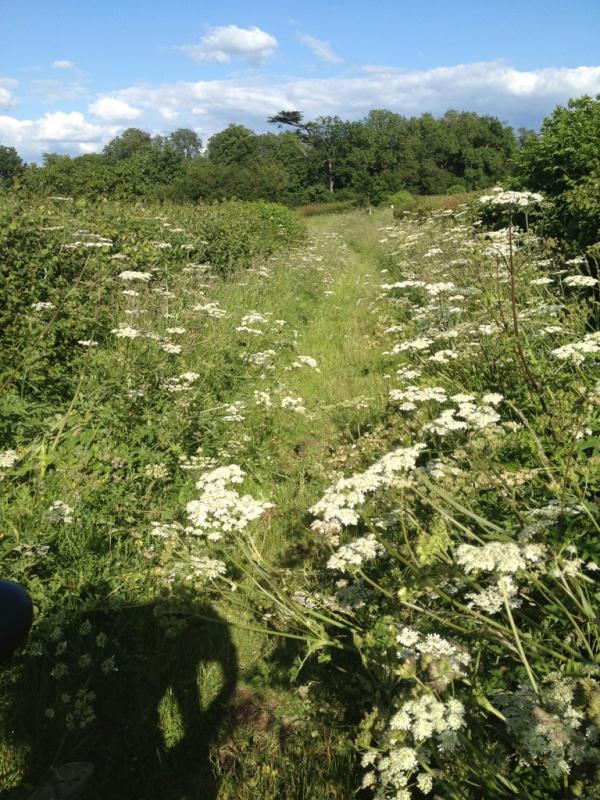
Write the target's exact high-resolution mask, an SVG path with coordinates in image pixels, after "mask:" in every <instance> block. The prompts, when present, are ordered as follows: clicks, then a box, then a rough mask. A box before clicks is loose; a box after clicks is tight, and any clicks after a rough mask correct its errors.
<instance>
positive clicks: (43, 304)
mask: <svg viewBox="0 0 600 800" xmlns="http://www.w3.org/2000/svg"><path fill="white" fill-rule="evenodd" d="M31 307H32V308H33V310H34V311H47V310H48V311H49V310H50V309H51V308H54V303H50V302H49V301H47V300H46V301H44V300H40V301H39V302H38V303H33V304H32V306H31Z"/></svg>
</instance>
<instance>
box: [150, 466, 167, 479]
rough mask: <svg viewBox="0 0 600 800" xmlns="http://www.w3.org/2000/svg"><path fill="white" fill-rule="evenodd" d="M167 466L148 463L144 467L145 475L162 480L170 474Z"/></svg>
mask: <svg viewBox="0 0 600 800" xmlns="http://www.w3.org/2000/svg"><path fill="white" fill-rule="evenodd" d="M168 474H169V473H168V471H167V468H166V467H165V465H164V464H162V463H161V464H146V466H145V467H144V475H145V476H146V477H147V478H151V479H152V480H161V479H162V478H166V477H167V475H168Z"/></svg>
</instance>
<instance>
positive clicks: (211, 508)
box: [186, 464, 273, 541]
mask: <svg viewBox="0 0 600 800" xmlns="http://www.w3.org/2000/svg"><path fill="white" fill-rule="evenodd" d="M243 479H244V472H243V471H242V470H241V469H240V467H239V466H238V465H237V464H230V465H228V466H226V467H219V468H217V469H215V470H212V471H210V472H207V473H205V474H204V475H202V476H201V477H200V478H199V480H198V482H197V484H196V487H197V488H198V489H200V490H201V494H200V497H199V499H198V500H192V501H191V502H189V503H188V504H187V506H186V509H187V513H188V517H189V519H190V522H191V525H192V527H191V528H190V529H189V533H191V534H192V535H194V536H204V537H206V538H207V539H208V540H209V541H219V540H220V539H222V538H223V537H224V536H227V535H229V534H234V533H242V532H243V531H244V530H245V529H246V527H247V526H248V525H249V523H250V522H252V521H253V520H255V519H258V518H259V517H260V516H262V514H264V512H265V511H267V509H269V508H272V507H273V506H272V503H265V502H262V501H259V500H256V499H255V498H253V497H251V496H250V495H240V494H239V493H238V492H237V491H235V490H234V489H230V488H228V487H229V486H230V485H231V484H239V483H242V482H243Z"/></svg>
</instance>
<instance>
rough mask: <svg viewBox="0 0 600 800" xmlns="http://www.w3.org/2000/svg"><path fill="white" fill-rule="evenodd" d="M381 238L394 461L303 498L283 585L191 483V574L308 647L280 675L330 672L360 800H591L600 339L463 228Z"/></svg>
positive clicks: (535, 249) (513, 240)
mask: <svg viewBox="0 0 600 800" xmlns="http://www.w3.org/2000/svg"><path fill="white" fill-rule="evenodd" d="M493 198H494V201H493V202H494V203H496V204H499V203H500V199H502V205H503V208H504V210H506V211H508V212H509V214H510V211H511V209H512V208H514V207H515V205H514V204H515V203H516V204H517V205H518V207H522V205H523V202H524V200H523V198H521V197H520V196H519V197H516V196H515V195H514V193H510V197H509V196H508V193H507V194H506V196H505V197H503V198H502V197H501V194H500V193H499V192H497V193H495V194H494V195H493ZM531 200H532V198H531V197H530V198H528V202H530V201H531ZM537 200H538V198H533V201H535V202H537ZM386 236H387V241H388V242H389V244H388V247H390V248H393V251H392V253H393V259H394V263H395V265H396V266H395V268H396V269H397V271H398V272H399V273H400V274H399V276H398V277H399V278H400V279H399V280H397V281H396V282H393V283H389V282H387V283H384V284H382V285H381V290H382V294H381V297H380V303H381V309H382V318H383V319H386V318H387V319H389V317H390V314H391V316H392V317H393V316H394V315H395V316H396V318H397V319H398V321H399V322H400V323H401V324H395V325H392V326H388V327H386V328H385V329H384V330H382V334H381V335H382V339H383V341H384V343H385V344H384V346H385V347H386V348H387V349H386V351H385V353H386V354H387V357H388V358H389V359H390V365H391V370H392V371H394V370H395V373H394V376H393V381H392V382H393V383H395V385H393V386H392V387H391V388H390V394H389V415H388V418H387V420H386V421H385V423H384V425H383V426H382V430H384V432H385V435H384V437H383V438H385V439H387V441H388V446H389V445H391V449H389V450H388V452H385V453H384V454H383V455H380V457H379V458H376V459H375V460H371V462H370V464H368V465H366V466H365V468H364V469H362V470H358V471H356V472H355V473H354V474H351V475H349V476H346V477H338V478H336V479H335V480H334V482H333V483H332V484H331V486H330V487H329V488H327V489H326V490H325V491H324V493H323V494H322V496H321V497H320V498H317V499H316V501H315V503H314V504H313V505H312V507H311V508H310V509H309V513H310V516H311V518H312V522H310V523H309V528H310V535H311V537H312V541H313V549H312V552H313V553H316V558H315V559H312V560H311V561H310V562H308V563H306V564H305V565H304V568H303V570H302V572H301V573H300V574H296V575H295V576H294V575H291V574H290V571H289V569H288V570H286V569H279V568H277V566H276V565H273V564H269V563H267V562H266V561H265V560H264V559H263V556H262V554H261V549H260V546H259V544H257V541H256V535H255V533H253V531H254V530H255V529H254V527H253V525H252V524H250V523H251V522H252V520H256V519H258V517H259V516H261V515H262V514H263V513H265V511H266V510H267V508H268V504H264V503H262V502H258V501H256V500H255V499H253V498H252V497H250V496H245V495H241V494H239V493H238V492H237V490H234V489H233V488H232V487H233V486H234V485H235V484H240V483H241V482H242V481H243V480H244V476H243V475H242V474H241V472H240V471H239V469H238V468H237V467H236V466H235V465H230V466H228V467H226V468H225V469H224V471H219V470H216V471H212V472H209V473H207V474H206V476H205V477H203V478H202V477H201V478H200V480H199V482H198V489H199V490H200V492H201V495H200V497H199V499H198V500H197V501H194V502H192V503H191V504H190V505H188V514H189V516H190V520H191V526H190V527H189V528H188V529H187V534H188V535H189V537H191V538H196V539H197V538H202V540H203V541H202V547H203V548H206V546H207V545H209V544H210V540H211V539H212V540H214V541H213V542H212V544H213V546H214V547H213V548H209V549H208V551H207V550H203V551H202V552H203V557H204V558H205V559H209V558H210V559H212V558H213V557H214V555H215V552H216V551H218V552H219V561H218V564H217V563H215V562H213V561H210V563H209V561H208V560H204V561H203V562H202V563H200V562H198V561H197V562H196V566H195V567H194V569H196V575H199V574H204V575H205V577H206V579H207V580H210V581H212V582H213V583H214V582H217V581H219V580H222V579H223V576H225V574H226V573H225V570H226V569H227V570H228V571H229V577H227V578H226V580H227V581H229V586H230V585H231V583H230V582H231V577H230V576H231V574H233V573H235V574H236V575H237V576H238V579H239V583H238V588H239V589H241V590H242V591H245V590H246V589H248V590H249V591H250V592H251V594H252V595H253V596H255V595H256V592H257V591H259V592H260V593H261V596H262V606H261V612H262V613H263V620H266V619H268V620H269V621H270V627H271V630H273V632H275V633H278V634H279V635H282V636H284V637H292V638H296V639H298V640H302V641H304V642H305V643H306V645H307V649H306V655H305V658H304V659H302V661H301V663H299V664H298V667H297V672H298V673H300V671H301V670H303V669H304V668H305V665H306V664H307V663H308V662H309V660H311V659H312V657H313V656H316V662H317V671H316V675H320V678H319V680H320V681H321V682H322V683H327V681H328V678H327V675H328V674H331V672H330V671H331V670H332V669H333V670H335V669H340V670H343V671H344V672H343V681H339V680H338V681H335V682H334V684H335V686H336V690H337V696H338V698H339V699H340V700H342V701H344V702H345V703H347V705H348V707H349V708H352V714H351V715H350V717H353V718H354V719H356V715H357V712H358V713H361V714H362V722H361V723H360V724H358V725H357V727H356V731H355V743H356V747H357V748H358V749H359V751H360V752H361V764H362V767H363V769H364V774H363V779H362V787H363V789H364V791H365V792H366V793H367V794H369V793H370V794H371V795H372V796H373V797H374V798H377V800H384V798H396V800H408V798H411V797H421V796H426V795H428V794H430V793H431V792H437V796H444V797H449V798H466V797H472V798H476V797H477V798H478V797H481V796H482V792H485V796H486V797H498V798H505V797H510V796H515V797H523V798H534V797H549V796H561V797H586V798H592V797H597V796H598V791H597V788H595V787H597V786H598V783H599V780H600V770H599V765H598V752H599V751H598V744H599V741H598V737H599V725H600V664H599V658H600V641H599V637H598V625H597V619H598V598H599V595H598V591H597V585H596V582H595V576H596V572H597V569H598V566H597V561H598V556H599V555H600V552H599V551H600V547H599V544H598V541H599V540H598V536H597V533H598V531H599V530H600V527H599V525H598V521H597V506H596V504H595V502H594V497H595V493H596V492H597V488H598V487H597V484H598V469H597V467H598V455H597V451H598V430H599V428H600V425H599V421H598V408H599V405H600V380H599V377H600V376H599V375H598V368H597V357H598V353H599V352H600V340H599V339H598V335H597V334H595V333H585V334H584V333H583V331H585V326H586V322H587V320H588V319H589V300H588V298H587V297H586V296H584V295H581V296H580V295H577V294H575V293H574V292H573V291H572V290H571V289H570V288H569V287H575V288H577V287H578V285H579V284H578V282H577V281H576V280H574V279H575V278H576V277H577V275H576V274H573V268H574V267H576V266H577V265H576V264H573V263H571V264H568V263H567V264H563V265H562V268H563V271H562V273H561V270H558V274H557V269H556V268H557V266H558V265H557V264H556V262H555V258H556V257H555V256H549V255H548V254H547V253H546V252H544V250H543V247H542V244H541V243H540V242H539V241H537V240H536V238H535V236H534V235H533V234H532V233H531V232H525V231H522V230H518V229H516V228H515V227H514V225H513V222H512V218H510V221H509V227H508V228H507V229H506V228H505V229H502V230H499V231H494V232H492V233H491V234H489V233H486V232H484V231H480V232H477V230H475V229H473V227H472V226H470V225H467V224H466V222H465V217H464V212H463V210H460V211H459V212H458V213H457V214H456V218H455V221H454V224H451V225H448V224H447V223H446V224H445V225H444V226H443V227H442V226H440V225H439V223H438V222H437V221H436V219H435V218H430V219H428V220H426V221H425V222H414V221H412V222H411V221H404V222H402V223H401V224H399V225H398V226H397V227H395V228H394V229H392V230H391V231H390V230H386ZM415 264H420V268H419V271H418V272H417V270H416V268H415V266H414V265H415ZM544 272H548V273H549V274H551V275H552V277H549V275H544ZM386 278H387V276H386ZM570 278H571V279H570ZM387 279H388V280H389V278H387ZM586 286H587V284H586ZM565 287H566V288H565ZM584 288H585V287H584ZM399 334H400V335H401V336H402V338H401V340H400V341H398V340H397V339H398V335H399ZM582 337H583V338H582ZM390 339H392V341H391V342H390ZM394 340H395V341H394ZM573 340H575V341H573ZM582 342H583V343H585V346H582V344H581V343H582ZM565 348H566V349H565ZM569 348H570V349H569ZM567 352H568V355H566V354H567ZM228 484H230V486H228ZM217 522H218V524H216V523H217ZM215 532H217V533H218V535H217V533H215ZM184 533H185V532H184ZM225 534H226V535H225ZM209 553H211V554H212V555H210V556H209ZM239 576H241V578H240V577H239ZM254 602H255V601H254ZM312 660H313V661H314V660H315V659H312ZM319 664H320V667H319ZM349 664H350V667H349ZM319 669H320V670H321V671H320V672H319ZM334 674H335V673H334Z"/></svg>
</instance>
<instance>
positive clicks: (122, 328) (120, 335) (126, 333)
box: [111, 322, 142, 339]
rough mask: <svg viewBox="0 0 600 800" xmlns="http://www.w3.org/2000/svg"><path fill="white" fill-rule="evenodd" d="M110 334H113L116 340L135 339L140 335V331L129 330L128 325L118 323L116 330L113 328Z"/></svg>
mask: <svg viewBox="0 0 600 800" xmlns="http://www.w3.org/2000/svg"><path fill="white" fill-rule="evenodd" d="M111 333H114V334H115V336H116V337H117V339H137V338H138V336H141V335H142V333H141V331H138V330H136V329H135V328H130V327H129V325H125V324H124V323H122V322H121V323H119V327H118V328H113V329H112V330H111Z"/></svg>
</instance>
